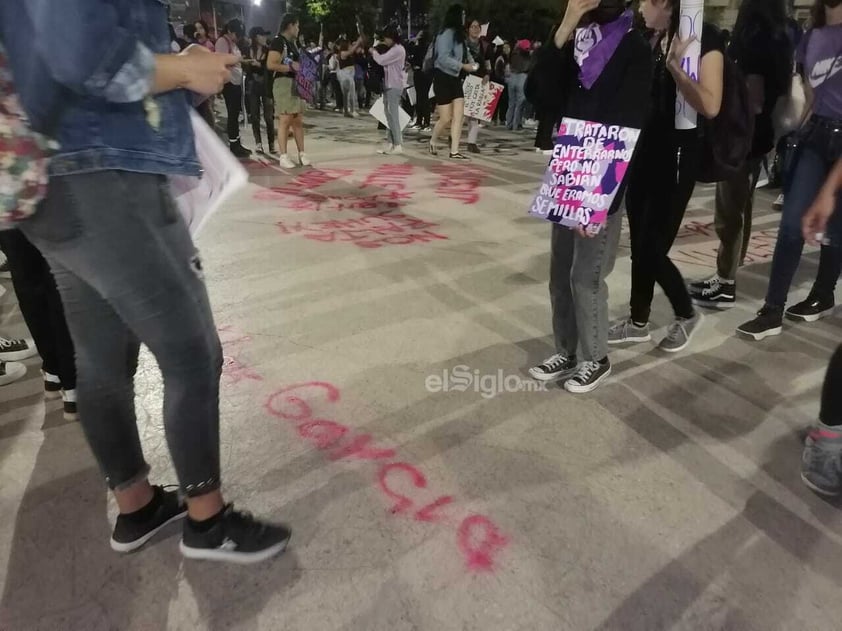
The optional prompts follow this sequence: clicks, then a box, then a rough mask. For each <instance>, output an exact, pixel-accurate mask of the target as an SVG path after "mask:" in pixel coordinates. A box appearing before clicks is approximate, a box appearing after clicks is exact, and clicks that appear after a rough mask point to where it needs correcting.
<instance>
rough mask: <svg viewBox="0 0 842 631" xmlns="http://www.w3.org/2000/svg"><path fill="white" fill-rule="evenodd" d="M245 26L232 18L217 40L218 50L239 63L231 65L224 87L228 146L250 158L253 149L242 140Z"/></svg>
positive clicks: (239, 156)
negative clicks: (250, 149) (243, 43)
mask: <svg viewBox="0 0 842 631" xmlns="http://www.w3.org/2000/svg"><path fill="white" fill-rule="evenodd" d="M243 33H244V28H243V23H242V22H240V20H231V21H230V22H228V23H227V24H226V25H225V30H224V32H223V34H222V37H220V38H219V39H218V40H217V41H216V52H218V53H221V54H223V55H234V56H235V57H236V58H237V63H235V64H234V65H233V66H232V67H231V78H230V79H229V80H228V82H227V83H226V84H225V87H224V88H222V97H223V98H224V99H225V109H226V110H227V112H228V122H227V124H226V127H227V131H228V147H229V148H230V149H231V153H233V154H234V155H235V156H237V157H238V158H248V157H249V156H250V155H251V151H249V150H248V149H246V148H245V147H243V145H242V143H241V142H240V114H242V113H243V64H242V59H243V54H242V52H241V51H240V43H239V42H240V38H241V37H242V36H243Z"/></svg>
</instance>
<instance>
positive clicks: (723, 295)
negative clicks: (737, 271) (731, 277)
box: [690, 276, 737, 309]
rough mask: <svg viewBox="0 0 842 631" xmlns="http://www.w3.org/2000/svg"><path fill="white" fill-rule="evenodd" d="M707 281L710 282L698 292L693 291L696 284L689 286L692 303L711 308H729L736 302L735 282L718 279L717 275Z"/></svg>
mask: <svg viewBox="0 0 842 631" xmlns="http://www.w3.org/2000/svg"><path fill="white" fill-rule="evenodd" d="M708 282H709V283H710V284H709V285H708V286H707V287H705V288H704V289H702V290H701V291H699V292H696V291H695V289H696V287H698V284H693V285H691V286H690V296H691V298H692V299H693V304H696V305H699V306H700V307H708V308H711V309H730V308H731V307H733V306H734V305H735V304H737V292H736V289H737V284H736V283H735V282H733V281H731V282H728V281H723V280H720V279H719V277H718V276H716V277H714V278H712V279H711V280H710V281H708Z"/></svg>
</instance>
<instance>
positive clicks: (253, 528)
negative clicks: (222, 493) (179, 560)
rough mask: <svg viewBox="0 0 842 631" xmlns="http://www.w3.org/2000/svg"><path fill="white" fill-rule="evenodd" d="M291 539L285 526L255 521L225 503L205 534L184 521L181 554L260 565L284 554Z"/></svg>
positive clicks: (209, 559)
mask: <svg viewBox="0 0 842 631" xmlns="http://www.w3.org/2000/svg"><path fill="white" fill-rule="evenodd" d="M291 536H292V532H291V531H290V529H289V528H287V527H286V526H283V525H280V524H277V525H275V524H266V523H263V522H260V521H257V520H256V519H255V518H254V517H252V515H251V514H250V513H246V512H238V511H235V510H234V507H233V506H232V505H231V504H228V505H227V506H226V507H225V510H224V512H223V514H222V515H221V516H220V517H219V520H218V521H217V523H216V524H214V525H213V527H211V529H210V530H208V531H207V532H199V531H198V530H196V529H195V528H194V527H193V526H191V525H190V522H189V520H188V521H185V522H184V536H183V538H182V539H181V553H182V554H183V555H184V556H185V557H186V558H188V559H204V560H207V561H228V562H230V563H243V564H245V563H259V562H260V561H265V560H267V559H270V558H272V557H273V556H276V555H278V554H280V553H281V552H283V551H284V550H285V549H286V547H287V544H288V543H289V538H290V537H291Z"/></svg>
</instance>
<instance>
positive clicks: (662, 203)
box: [608, 0, 725, 353]
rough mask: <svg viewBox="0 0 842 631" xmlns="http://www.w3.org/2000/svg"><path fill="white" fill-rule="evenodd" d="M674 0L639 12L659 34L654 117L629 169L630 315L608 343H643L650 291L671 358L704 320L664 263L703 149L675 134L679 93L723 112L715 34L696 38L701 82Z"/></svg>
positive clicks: (708, 29)
mask: <svg viewBox="0 0 842 631" xmlns="http://www.w3.org/2000/svg"><path fill="white" fill-rule="evenodd" d="M679 4H680V3H679V0H643V1H642V2H641V4H640V12H641V14H642V15H643V18H644V19H645V20H646V26H647V27H648V28H651V29H653V30H654V31H655V32H656V33H657V39H656V42H655V49H654V53H655V72H654V81H653V95H652V103H653V107H652V113H651V115H650V117H649V119H648V121H647V122H646V124H645V126H644V128H643V132H642V133H641V135H640V141H639V143H638V146H637V156H636V157H635V160H634V163H633V164H632V165H631V166H630V168H629V173H628V176H627V177H628V178H629V185H628V193H627V194H626V209H627V211H628V217H629V230H630V232H631V259H632V282H631V297H630V301H629V303H630V304H629V307H630V310H629V316H628V317H627V318H625V319H623V320H620V321H619V322H616V323H615V324H613V325H612V326H611V328H610V329H609V330H608V343H609V344H625V343H629V342H647V341H649V340H650V339H651V335H650V333H649V316H650V314H651V310H652V298H653V296H654V292H655V284H656V283H657V284H658V285H660V286H661V288H662V289H663V291H664V293H665V294H666V296H667V298H668V299H669V301H670V305H671V306H672V310H673V313H674V320H673V322H672V323H671V324H670V325H669V327H668V328H667V334H666V337H664V339H663V340H661V342H660V344H659V345H658V347H659V348H660V349H661V350H662V351H665V352H668V353H677V352H679V351H681V350H683V349H685V348H686V347H687V346H688V345H689V344H690V341H691V339H692V337H693V335H694V334H695V332H696V331H697V330H698V327H699V324H700V323H701V318H702V316H701V314H700V313H699V312H698V311H696V309H695V308H694V307H693V302H692V300H691V299H690V294H689V293H688V290H687V285H686V283H685V281H684V278H683V277H682V276H681V272H680V271H679V270H678V268H677V267H676V266H675V263H673V262H672V261H671V260H670V258H669V251H670V248H671V247H672V244H673V242H674V241H675V237H676V235H677V234H678V229H679V228H680V227H681V222H682V221H683V219H684V213H685V212H686V210H687V204H688V203H689V201H690V197H691V196H692V195H693V189H694V188H695V187H696V180H697V177H698V174H699V168H700V162H701V156H702V146H701V140H700V136H699V130H698V129H685V130H679V129H676V127H675V103H676V97H677V96H678V95H679V94H680V95H681V96H683V97H684V98H685V99H686V101H687V103H688V104H689V105H690V106H691V107H692V108H693V109H694V110H695V111H696V112H698V113H699V116H700V117H704V118H706V119H708V120H710V119H713V118H716V116H717V115H718V114H719V111H720V108H721V107H722V93H723V89H724V72H725V70H724V69H725V55H724V46H723V44H722V41H721V39H720V37H719V32H718V31H717V29H716V27H714V26H712V25H710V24H707V23H705V24H704V26H703V29H702V33H701V54H700V61H699V77H698V81H696V80H695V79H693V78H691V77H690V76H689V75H688V74H687V72H685V70H684V68H683V67H682V66H681V59H682V57H683V54H684V51H686V49H687V47H688V46H689V44H690V41H691V40H689V39H688V40H681V38H680V37H679V36H678V24H679V16H680V6H679Z"/></svg>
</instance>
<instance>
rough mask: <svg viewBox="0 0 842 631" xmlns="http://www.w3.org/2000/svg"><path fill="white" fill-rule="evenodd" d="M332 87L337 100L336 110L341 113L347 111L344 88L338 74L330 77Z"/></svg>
mask: <svg viewBox="0 0 842 631" xmlns="http://www.w3.org/2000/svg"><path fill="white" fill-rule="evenodd" d="M330 85H331V86H332V87H333V97H334V99H335V100H336V109H338V110H339V111H340V112H344V111H345V99H344V98H343V97H342V86H341V85H340V84H339V77H337V76H336V73H335V72H334V73H332V74H331V75H330Z"/></svg>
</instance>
